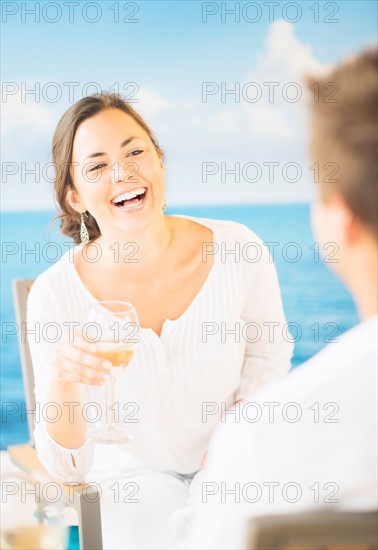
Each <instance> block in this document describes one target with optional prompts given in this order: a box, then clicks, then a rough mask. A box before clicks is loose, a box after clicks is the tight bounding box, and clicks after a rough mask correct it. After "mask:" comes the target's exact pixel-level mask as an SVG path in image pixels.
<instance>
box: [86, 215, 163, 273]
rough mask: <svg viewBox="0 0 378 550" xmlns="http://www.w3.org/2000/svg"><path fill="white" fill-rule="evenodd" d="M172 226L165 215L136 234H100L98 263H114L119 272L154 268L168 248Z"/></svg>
mask: <svg viewBox="0 0 378 550" xmlns="http://www.w3.org/2000/svg"><path fill="white" fill-rule="evenodd" d="M172 237H173V224H172V221H171V219H170V218H169V217H168V216H159V218H157V219H155V220H154V221H153V222H152V223H150V224H148V225H146V226H145V227H143V228H139V229H138V230H137V231H135V232H128V233H127V234H124V233H123V234H122V233H119V232H118V233H117V234H116V235H115V234H111V233H109V234H105V235H101V237H99V238H98V239H97V241H96V242H97V244H98V245H99V246H100V247H101V262H102V263H105V262H106V263H107V264H108V265H109V264H112V263H114V264H117V265H118V266H119V269H120V270H122V269H123V268H125V269H127V270H128V272H130V269H131V270H133V271H139V270H140V269H145V268H147V267H148V266H153V265H154V264H156V263H157V262H158V261H159V260H160V259H161V257H162V255H163V254H164V253H166V252H167V250H168V249H169V247H170V244H171V242H172Z"/></svg>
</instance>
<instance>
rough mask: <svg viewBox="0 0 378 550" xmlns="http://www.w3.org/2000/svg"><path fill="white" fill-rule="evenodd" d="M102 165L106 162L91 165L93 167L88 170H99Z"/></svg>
mask: <svg viewBox="0 0 378 550" xmlns="http://www.w3.org/2000/svg"><path fill="white" fill-rule="evenodd" d="M103 166H106V164H104V163H102V164H96V166H93V168H91V169H90V170H88V172H93V171H94V170H100V168H102V167H103Z"/></svg>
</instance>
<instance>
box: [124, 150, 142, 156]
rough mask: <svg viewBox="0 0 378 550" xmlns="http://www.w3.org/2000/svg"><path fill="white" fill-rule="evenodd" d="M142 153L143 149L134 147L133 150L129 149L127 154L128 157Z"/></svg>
mask: <svg viewBox="0 0 378 550" xmlns="http://www.w3.org/2000/svg"><path fill="white" fill-rule="evenodd" d="M141 153H143V149H135V151H131V153H129V154H128V155H127V156H128V157H135V156H136V155H140V154H141Z"/></svg>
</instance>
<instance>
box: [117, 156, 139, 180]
mask: <svg viewBox="0 0 378 550" xmlns="http://www.w3.org/2000/svg"><path fill="white" fill-rule="evenodd" d="M138 169H139V168H138V165H137V163H136V162H133V161H125V159H123V160H118V161H116V162H114V163H113V165H112V166H111V174H112V182H113V183H120V182H125V183H137V182H138V178H137V177H136V174H137V172H138Z"/></svg>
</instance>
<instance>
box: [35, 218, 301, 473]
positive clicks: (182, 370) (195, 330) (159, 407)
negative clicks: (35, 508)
mask: <svg viewBox="0 0 378 550" xmlns="http://www.w3.org/2000/svg"><path fill="white" fill-rule="evenodd" d="M189 219H192V220H193V221H195V222H197V223H200V224H202V225H204V226H207V227H209V228H210V229H211V230H212V231H213V234H214V243H208V244H206V245H204V247H203V261H206V258H209V257H210V254H213V255H214V264H213V266H212V268H211V271H210V273H209V275H208V278H207V280H206V281H205V283H204V285H203V287H202V288H201V290H200V291H199V293H198V294H197V296H196V297H195V299H194V300H193V302H192V303H191V304H190V306H189V307H188V308H187V310H186V311H185V312H184V313H183V314H182V315H181V316H180V317H179V318H178V319H176V320H170V319H166V321H165V323H164V325H163V329H162V333H161V336H160V337H158V336H157V334H156V333H155V332H154V331H153V330H152V329H149V328H142V329H140V331H139V336H138V339H139V343H138V345H137V348H136V351H135V353H134V356H133V358H132V360H131V362H130V363H129V365H128V366H127V368H126V369H125V371H124V372H123V373H122V374H121V375H120V377H119V378H118V379H117V383H116V402H117V404H118V405H117V410H118V411H119V417H120V420H121V421H122V422H124V423H123V426H125V427H128V428H130V429H131V430H132V431H133V432H134V434H135V438H134V440H133V441H131V442H128V443H127V444H125V445H121V446H119V448H120V449H122V450H124V451H125V452H126V453H129V454H131V455H132V456H133V457H134V458H136V459H138V460H139V461H140V462H141V463H142V464H144V465H146V466H148V467H150V468H153V469H157V470H162V471H175V472H179V473H184V474H185V473H192V472H195V471H197V470H198V469H199V468H200V462H201V458H202V456H203V454H204V452H205V451H206V449H207V446H208V442H209V439H210V436H211V434H212V432H213V430H214V428H215V426H216V425H217V424H218V423H219V422H220V421H221V418H222V413H224V411H225V409H226V408H227V407H229V406H230V405H232V403H233V402H235V401H236V400H239V399H244V398H246V397H247V396H250V395H251V394H254V392H255V391H257V390H258V389H260V388H261V387H262V386H264V385H266V384H268V383H270V382H271V381H273V380H276V379H277V378H279V377H281V376H283V375H285V374H286V373H287V372H288V370H289V368H290V359H291V356H292V351H293V343H292V338H291V336H290V334H289V333H288V331H287V327H286V320H285V316H284V312H283V307H282V300H281V295H280V290H279V285H278V280H277V275H276V270H275V267H274V264H273V262H272V259H271V256H270V254H269V252H268V250H267V248H266V247H265V246H264V244H263V242H262V241H261V240H260V239H259V238H258V237H257V236H256V234H255V233H253V232H252V231H250V230H249V229H248V228H247V227H245V226H243V225H241V224H238V223H235V222H229V221H217V220H208V219H197V218H189ZM81 248H82V246H80V245H79V246H77V247H74V248H73V249H72V250H70V251H68V252H67V253H66V254H65V255H64V256H63V257H62V258H61V259H60V260H59V261H58V262H57V263H56V264H54V265H53V266H52V267H50V268H49V269H47V270H46V271H45V272H44V273H42V274H41V275H40V276H39V277H38V278H37V279H36V281H35V283H34V284H33V287H32V289H31V291H30V294H29V299H28V310H27V319H28V321H27V324H28V330H29V331H32V330H34V329H36V330H35V333H34V334H32V333H31V332H30V333H29V334H28V340H29V345H30V351H31V356H32V361H33V368H34V375H35V394H36V401H37V415H36V425H35V441H36V447H37V451H38V455H39V457H40V460H41V461H42V463H43V464H44V466H45V468H46V469H47V470H48V471H49V472H50V473H51V474H52V475H53V476H55V477H56V478H58V479H62V480H65V481H71V482H75V481H76V482H79V481H84V479H85V476H86V475H87V474H88V472H89V471H90V468H91V466H92V464H93V458H94V452H95V445H94V444H93V443H91V442H89V441H87V442H86V443H85V444H84V445H83V446H82V447H80V448H77V449H67V448H64V447H62V446H61V445H59V444H58V443H57V442H56V441H55V440H54V439H53V438H52V437H51V436H50V435H49V434H48V432H47V429H46V422H45V420H46V418H47V417H49V418H54V416H55V417H56V415H57V411H56V410H55V412H54V407H49V405H48V393H49V385H50V376H51V371H52V356H53V352H54V347H55V345H56V341H57V339H58V338H60V337H61V335H62V337H66V338H68V334H69V333H68V331H69V330H73V326H74V325H73V323H74V322H75V323H80V325H84V324H85V323H86V321H87V317H88V313H89V308H90V305H91V303H93V302H94V301H95V299H94V297H93V296H92V295H91V294H90V293H89V291H88V290H87V289H86V287H85V286H84V284H83V282H82V281H81V279H80V277H79V275H78V273H77V271H76V269H75V266H74V263H73V255H74V254H75V253H80V250H81ZM182 292H185V288H183V289H182ZM167 300H169V295H168V296H167ZM77 326H78V325H76V328H77ZM80 392H81V397H82V399H83V402H84V403H85V404H86V409H85V410H86V418H87V419H89V411H90V409H91V406H90V405H89V403H90V402H92V403H93V402H95V403H99V404H100V406H101V407H103V405H104V393H105V388H104V387H101V386H99V387H95V386H90V387H86V386H84V385H81V386H80ZM49 409H50V411H49ZM102 410H103V409H102ZM38 413H39V414H38ZM108 448H109V453H111V451H112V447H111V446H109V447H108ZM72 457H74V461H73V460H72ZM74 464H75V465H74Z"/></svg>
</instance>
